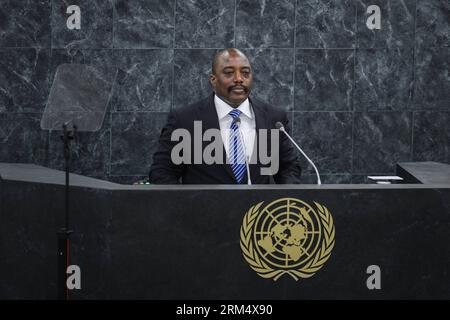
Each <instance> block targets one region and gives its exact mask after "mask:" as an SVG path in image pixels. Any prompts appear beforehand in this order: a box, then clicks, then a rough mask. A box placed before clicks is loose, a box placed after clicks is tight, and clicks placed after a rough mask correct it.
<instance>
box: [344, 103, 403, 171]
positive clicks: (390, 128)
mask: <svg viewBox="0 0 450 320" xmlns="http://www.w3.org/2000/svg"><path fill="white" fill-rule="evenodd" d="M411 122H412V114H411V112H357V113H355V119H354V130H353V141H354V142H353V145H354V146H353V173H356V174H357V173H367V172H376V173H378V174H382V173H394V172H395V165H396V164H397V162H401V161H410V160H411V135H412V132H411V130H412V123H411Z"/></svg>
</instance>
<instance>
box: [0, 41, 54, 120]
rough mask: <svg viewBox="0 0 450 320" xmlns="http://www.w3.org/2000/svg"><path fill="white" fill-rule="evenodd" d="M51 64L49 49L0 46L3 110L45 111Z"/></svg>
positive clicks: (1, 108)
mask: <svg viewBox="0 0 450 320" xmlns="http://www.w3.org/2000/svg"><path fill="white" fill-rule="evenodd" d="M49 65H50V50H49V49H0V112H42V111H43V110H44V106H45V103H46V100H47V96H48V89H49V88H48V87H49V80H48V71H49Z"/></svg>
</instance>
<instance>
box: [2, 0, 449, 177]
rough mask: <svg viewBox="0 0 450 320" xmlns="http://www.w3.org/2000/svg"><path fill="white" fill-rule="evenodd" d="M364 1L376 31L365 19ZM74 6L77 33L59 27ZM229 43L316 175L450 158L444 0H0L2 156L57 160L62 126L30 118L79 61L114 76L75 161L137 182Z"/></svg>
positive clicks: (205, 87)
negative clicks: (68, 66) (285, 120)
mask: <svg viewBox="0 0 450 320" xmlns="http://www.w3.org/2000/svg"><path fill="white" fill-rule="evenodd" d="M372 4H375V5H379V6H380V8H381V30H369V29H368V28H367V27H366V20H367V18H368V16H369V15H368V14H367V13H366V8H367V7H368V6H369V5H372ZM70 5H78V6H79V7H80V8H81V30H69V29H68V28H67V26H66V19H67V17H68V16H69V14H67V13H66V9H67V7H68V6H70ZM231 46H236V47H238V48H240V49H241V50H243V51H244V52H245V53H246V54H247V55H248V56H249V58H250V60H251V62H252V64H253V66H254V71H255V78H256V79H255V88H254V91H253V94H254V95H255V96H257V97H259V98H261V99H262V100H265V101H267V102H269V103H271V104H274V105H277V106H279V107H282V108H285V109H286V110H287V111H288V112H289V115H290V119H291V121H292V128H293V133H294V135H295V137H296V139H297V140H298V142H299V144H300V145H302V146H303V147H304V150H305V151H306V152H307V153H308V154H309V156H310V157H311V158H312V159H313V160H314V161H315V162H316V165H317V166H318V168H319V169H320V171H321V173H322V175H323V178H322V179H323V181H324V182H325V183H350V182H354V183H360V182H364V181H365V177H366V176H367V175H368V174H389V173H394V172H395V171H394V170H395V164H396V163H397V162H399V161H424V160H432V161H440V162H446V163H450V126H449V123H450V2H449V1H448V0H358V1H354V0H337V1H325V0H110V1H108V0H0V162H25V163H36V164H40V165H44V166H48V167H51V168H55V169H62V168H63V162H62V146H61V141H60V138H59V133H58V132H55V131H53V132H47V131H42V130H41V129H40V118H41V117H42V113H43V111H44V108H45V105H46V100H47V97H48V95H49V92H50V88H51V85H52V81H53V78H54V75H55V72H56V69H57V67H58V65H60V64H62V63H85V64H92V65H94V66H96V67H99V66H100V67H104V66H106V67H114V68H117V69H118V75H117V78H116V82H115V83H114V87H113V93H112V97H111V99H110V103H109V105H108V108H107V116H106V118H105V120H104V122H103V126H102V128H101V129H100V130H99V131H98V132H95V133H82V134H81V136H80V146H79V148H78V149H76V150H75V155H74V161H73V164H72V166H73V167H72V168H73V169H72V170H73V171H74V172H77V173H81V174H85V175H88V176H92V177H98V178H102V179H107V180H111V181H117V182H123V183H129V182H133V181H135V180H137V179H140V178H141V177H143V176H145V175H146V174H147V172H148V168H149V165H150V164H151V159H152V157H151V156H152V153H153V151H154V150H155V146H156V143H157V139H158V135H159V131H160V129H161V127H162V126H163V124H164V122H165V119H166V116H167V112H168V111H170V109H171V108H177V107H179V106H181V105H184V104H187V103H190V102H194V101H196V100H197V99H200V98H202V97H204V96H207V95H208V94H209V93H210V92H211V88H210V87H209V84H208V82H207V76H208V74H209V72H210V61H211V58H212V55H213V54H214V53H215V52H216V50H218V49H220V48H223V47H231ZM303 165H304V168H305V182H307V183H308V182H314V175H313V171H312V168H311V167H309V166H308V165H307V164H306V163H305V162H304V163H303Z"/></svg>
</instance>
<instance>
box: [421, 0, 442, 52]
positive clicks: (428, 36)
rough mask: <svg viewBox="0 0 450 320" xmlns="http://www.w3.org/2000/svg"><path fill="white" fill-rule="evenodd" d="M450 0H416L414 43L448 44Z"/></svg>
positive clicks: (425, 44) (428, 44)
mask: <svg viewBox="0 0 450 320" xmlns="http://www.w3.org/2000/svg"><path fill="white" fill-rule="evenodd" d="M449 17H450V2H449V1H448V0H422V1H417V18H416V19H417V21H416V43H417V44H418V45H419V46H431V47H434V46H450V18H449Z"/></svg>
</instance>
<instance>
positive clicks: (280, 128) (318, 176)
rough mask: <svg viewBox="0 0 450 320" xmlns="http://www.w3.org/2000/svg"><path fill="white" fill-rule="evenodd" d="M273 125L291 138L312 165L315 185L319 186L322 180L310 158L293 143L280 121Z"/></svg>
mask: <svg viewBox="0 0 450 320" xmlns="http://www.w3.org/2000/svg"><path fill="white" fill-rule="evenodd" d="M275 127H276V128H277V129H278V130H280V131H282V132H284V134H285V135H286V136H287V137H288V138H289V140H291V142H292V144H293V145H294V146H296V147H297V149H298V150H299V151H300V152H301V153H302V155H303V156H304V157H305V158H306V160H308V162H309V163H310V164H311V165H312V166H313V168H314V170H315V171H316V176H317V185H319V186H320V185H321V184H322V181H320V175H319V171H318V170H317V168H316V166H315V165H314V163H313V162H312V161H311V159H310V158H308V156H307V155H306V154H305V153H304V152H303V150H302V149H301V148H300V147H299V146H298V144H297V143H295V141H294V139H292V137H291V136H290V135H289V133H287V132H286V130H285V129H284V126H283V124H282V123H281V122H279V121H278V122H277V123H275Z"/></svg>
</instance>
